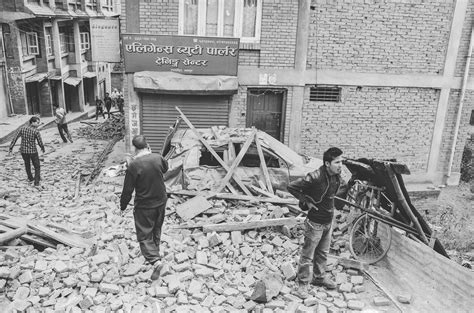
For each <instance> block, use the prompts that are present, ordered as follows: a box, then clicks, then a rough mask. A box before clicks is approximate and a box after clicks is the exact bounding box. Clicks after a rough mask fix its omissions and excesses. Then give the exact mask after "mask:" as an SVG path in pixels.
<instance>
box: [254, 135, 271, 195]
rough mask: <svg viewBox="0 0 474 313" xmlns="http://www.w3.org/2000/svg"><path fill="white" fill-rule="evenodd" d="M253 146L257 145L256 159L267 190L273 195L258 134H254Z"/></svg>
mask: <svg viewBox="0 0 474 313" xmlns="http://www.w3.org/2000/svg"><path fill="white" fill-rule="evenodd" d="M255 144H256V145H257V153H258V157H259V158H260V168H261V169H262V172H263V177H264V178H265V182H266V183H267V189H268V191H269V192H271V193H272V194H274V192H273V186H272V182H271V181H270V175H269V174H268V168H267V163H266V162H265V157H264V156H263V150H262V145H261V144H260V139H259V137H258V132H257V134H255Z"/></svg>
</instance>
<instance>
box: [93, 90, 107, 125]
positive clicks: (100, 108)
mask: <svg viewBox="0 0 474 313" xmlns="http://www.w3.org/2000/svg"><path fill="white" fill-rule="evenodd" d="M99 114H102V117H103V118H104V119H105V114H104V103H103V102H102V100H100V99H99V97H98V96H95V120H96V121H97V120H98V119H99Z"/></svg>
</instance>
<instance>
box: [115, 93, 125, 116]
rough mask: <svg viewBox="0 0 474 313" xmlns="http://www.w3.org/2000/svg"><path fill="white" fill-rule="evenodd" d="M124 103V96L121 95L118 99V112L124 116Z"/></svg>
mask: <svg viewBox="0 0 474 313" xmlns="http://www.w3.org/2000/svg"><path fill="white" fill-rule="evenodd" d="M123 103H124V100H123V97H122V95H119V96H118V97H117V107H118V110H119V111H120V113H122V114H124V111H123Z"/></svg>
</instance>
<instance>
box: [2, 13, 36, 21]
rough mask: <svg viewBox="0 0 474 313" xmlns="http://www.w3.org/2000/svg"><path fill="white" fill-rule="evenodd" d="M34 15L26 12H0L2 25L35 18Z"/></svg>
mask: <svg viewBox="0 0 474 313" xmlns="http://www.w3.org/2000/svg"><path fill="white" fill-rule="evenodd" d="M34 17H35V16H34V15H33V14H28V13H24V12H9V11H2V12H0V23H8V22H12V21H17V20H23V19H27V18H34Z"/></svg>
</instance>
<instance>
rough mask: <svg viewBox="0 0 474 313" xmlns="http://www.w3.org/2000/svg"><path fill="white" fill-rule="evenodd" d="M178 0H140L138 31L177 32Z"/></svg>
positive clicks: (147, 32) (162, 33)
mask: <svg viewBox="0 0 474 313" xmlns="http://www.w3.org/2000/svg"><path fill="white" fill-rule="evenodd" d="M178 6H179V1H178V0H171V1H170V0H141V1H140V33H142V34H156V35H177V34H178V16H179V15H178V13H179V12H178V11H179V9H178Z"/></svg>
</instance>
